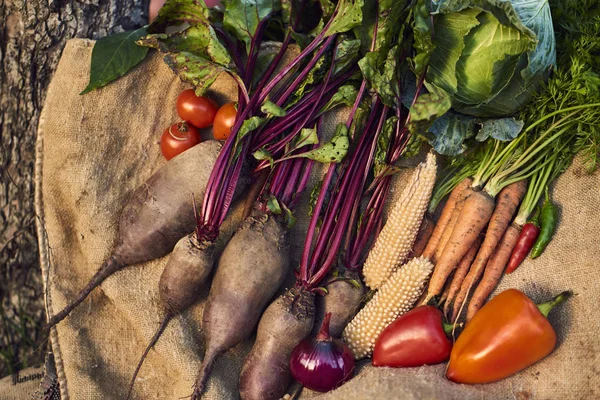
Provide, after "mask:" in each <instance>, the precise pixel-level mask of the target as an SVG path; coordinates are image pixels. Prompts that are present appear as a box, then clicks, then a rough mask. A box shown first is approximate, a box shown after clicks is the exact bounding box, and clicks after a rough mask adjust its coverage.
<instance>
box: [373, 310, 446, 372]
mask: <svg viewBox="0 0 600 400" xmlns="http://www.w3.org/2000/svg"><path fill="white" fill-rule="evenodd" d="M448 330H450V331H451V330H452V325H448V324H444V323H443V320H442V312H441V311H440V310H438V309H437V308H435V307H432V306H420V307H417V308H415V309H413V310H410V311H409V312H407V313H406V314H404V315H402V316H401V317H399V318H398V319H396V320H395V321H394V322H392V323H391V324H390V325H388V327H387V328H385V329H384V330H383V332H381V334H380V335H379V338H378V339H377V342H375V350H374V351H373V365H375V366H377V367H383V366H385V367H418V366H421V365H431V364H439V363H441V362H444V361H446V360H448V358H450V351H451V350H452V341H451V340H450V339H449V338H448V336H446V331H448Z"/></svg>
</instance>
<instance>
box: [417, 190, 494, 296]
mask: <svg viewBox="0 0 600 400" xmlns="http://www.w3.org/2000/svg"><path fill="white" fill-rule="evenodd" d="M494 205H495V201H494V198H493V197H492V196H490V195H489V194H488V193H487V192H486V191H481V192H474V193H473V194H471V195H470V196H469V197H468V198H467V199H466V200H465V202H464V206H463V208H462V210H461V212H460V214H459V216H458V219H457V222H456V225H455V226H454V229H453V230H452V234H451V235H450V239H448V243H447V244H446V246H445V247H444V251H443V252H442V255H441V257H440V258H439V260H438V263H437V265H436V267H435V270H434V271H433V276H432V277H431V281H430V282H429V288H428V289H427V297H426V298H425V303H427V302H428V301H429V300H430V299H431V298H432V297H433V296H437V295H439V294H440V293H441V292H442V289H443V288H444V284H445V283H446V279H447V278H448V275H450V273H451V272H452V270H454V268H456V266H457V265H458V263H459V262H460V260H462V258H463V257H464V256H465V254H467V252H468V251H469V248H470V247H471V245H472V244H473V243H474V242H475V240H476V239H477V236H478V235H479V233H480V232H481V230H482V229H483V227H484V226H485V225H486V224H487V223H488V221H489V220H490V217H491V216H492V213H493V211H494Z"/></svg>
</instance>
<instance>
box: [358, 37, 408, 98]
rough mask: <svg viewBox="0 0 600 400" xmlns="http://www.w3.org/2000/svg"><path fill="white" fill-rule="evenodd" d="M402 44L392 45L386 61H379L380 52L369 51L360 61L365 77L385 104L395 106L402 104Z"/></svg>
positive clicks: (359, 64)
mask: <svg viewBox="0 0 600 400" xmlns="http://www.w3.org/2000/svg"><path fill="white" fill-rule="evenodd" d="M400 50H401V47H400V45H396V46H394V47H392V48H391V49H390V50H389V52H388V54H387V57H386V58H385V61H384V62H383V63H380V62H379V58H380V54H379V52H377V51H375V52H369V53H367V54H366V55H365V56H364V57H363V58H362V59H360V60H359V61H358V66H359V67H360V70H361V71H362V73H363V76H364V77H365V79H366V80H367V81H368V82H369V83H370V84H371V86H372V88H373V90H375V92H377V94H378V95H379V97H380V98H381V101H382V102H383V104H385V105H387V106H389V107H394V106H396V105H399V104H400V85H399V81H400V68H399V65H398V63H399V58H400Z"/></svg>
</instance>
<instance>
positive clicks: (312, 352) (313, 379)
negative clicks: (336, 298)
mask: <svg viewBox="0 0 600 400" xmlns="http://www.w3.org/2000/svg"><path fill="white" fill-rule="evenodd" d="M330 318H331V314H327V315H325V319H324V320H323V325H322V326H321V330H320V331H319V333H318V334H317V336H315V337H313V338H309V339H304V340H303V341H301V342H300V343H298V345H297V346H296V347H295V348H294V350H293V351H292V356H291V358H290V370H291V371H292V376H293V377H294V379H296V380H297V381H298V382H300V383H301V384H302V385H303V386H305V387H307V388H309V389H310V390H315V391H317V392H328V391H330V390H333V389H335V388H337V387H338V386H340V385H341V384H342V383H344V382H346V381H347V380H348V379H350V378H351V377H352V374H353V372H354V356H353V355H352V351H351V350H350V348H349V347H348V346H346V344H345V343H344V342H342V341H341V340H340V339H335V338H332V337H331V335H330V334H329V319H330Z"/></svg>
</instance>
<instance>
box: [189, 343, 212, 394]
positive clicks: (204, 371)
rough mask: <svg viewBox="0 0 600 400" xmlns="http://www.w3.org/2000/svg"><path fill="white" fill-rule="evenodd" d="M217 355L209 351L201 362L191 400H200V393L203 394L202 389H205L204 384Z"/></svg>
mask: <svg viewBox="0 0 600 400" xmlns="http://www.w3.org/2000/svg"><path fill="white" fill-rule="evenodd" d="M218 355H219V352H218V351H210V350H209V351H207V352H206V354H205V356H204V360H202V365H201V366H200V371H199V372H198V377H197V378H196V383H194V393H192V398H191V400H200V399H201V398H202V393H204V389H205V388H206V382H207V381H208V378H209V377H210V373H211V372H212V369H213V366H214V364H215V360H216V359H217V356H218Z"/></svg>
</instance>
